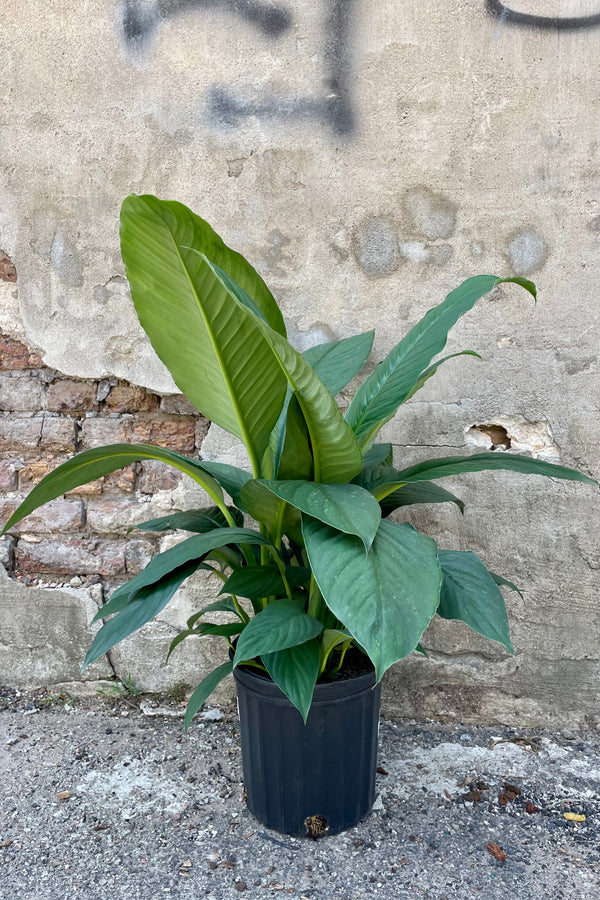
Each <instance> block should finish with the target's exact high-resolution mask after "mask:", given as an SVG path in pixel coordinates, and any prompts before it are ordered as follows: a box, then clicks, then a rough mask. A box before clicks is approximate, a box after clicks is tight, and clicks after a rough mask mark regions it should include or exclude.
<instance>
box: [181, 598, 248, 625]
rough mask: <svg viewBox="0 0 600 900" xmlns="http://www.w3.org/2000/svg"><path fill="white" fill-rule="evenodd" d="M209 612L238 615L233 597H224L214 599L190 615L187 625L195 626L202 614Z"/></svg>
mask: <svg viewBox="0 0 600 900" xmlns="http://www.w3.org/2000/svg"><path fill="white" fill-rule="evenodd" d="M208 612H230V613H233V614H234V615H236V616H237V615H238V611H237V609H236V607H235V603H234V602H233V600H232V599H231V597H223V598H221V599H220V600H214V601H213V602H212V603H209V604H208V605H207V606H203V607H202V609H199V610H198V612H195V613H194V614H193V616H190V617H189V619H188V620H187V622H186V625H187V627H188V628H193V627H194V625H195V624H196V622H197V621H198V619H200V618H202V616H203V615H205V613H208Z"/></svg>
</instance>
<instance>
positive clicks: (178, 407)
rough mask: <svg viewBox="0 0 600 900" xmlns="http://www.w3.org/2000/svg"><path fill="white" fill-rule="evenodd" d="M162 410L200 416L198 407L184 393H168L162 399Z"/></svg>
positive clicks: (180, 414) (182, 414)
mask: <svg viewBox="0 0 600 900" xmlns="http://www.w3.org/2000/svg"><path fill="white" fill-rule="evenodd" d="M160 409H161V412H164V413H169V414H171V415H173V414H175V415H177V416H199V415H200V413H199V412H198V410H197V409H196V407H195V406H194V405H193V404H192V403H190V401H189V400H188V398H187V397H184V396H183V394H168V395H167V396H166V397H163V398H162V400H161V401H160Z"/></svg>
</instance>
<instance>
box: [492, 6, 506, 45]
mask: <svg viewBox="0 0 600 900" xmlns="http://www.w3.org/2000/svg"><path fill="white" fill-rule="evenodd" d="M508 13H509V9H508V6H505V7H504V9H503V10H502V14H501V16H500V21H499V22H498V27H497V28H496V31H495V32H494V40H495V41H497V40H498V38H499V37H500V32H501V31H502V26H503V25H504V23H505V22H506V17H507V15H508Z"/></svg>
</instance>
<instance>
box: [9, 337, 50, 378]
mask: <svg viewBox="0 0 600 900" xmlns="http://www.w3.org/2000/svg"><path fill="white" fill-rule="evenodd" d="M41 365H42V360H41V359H40V357H39V356H37V355H36V354H35V353H30V352H29V350H28V348H27V347H26V346H25V344H22V343H21V342H20V341H15V340H13V339H12V338H9V337H4V336H3V335H0V369H4V370H5V371H7V370H17V369H37V368H39V367H40V366H41Z"/></svg>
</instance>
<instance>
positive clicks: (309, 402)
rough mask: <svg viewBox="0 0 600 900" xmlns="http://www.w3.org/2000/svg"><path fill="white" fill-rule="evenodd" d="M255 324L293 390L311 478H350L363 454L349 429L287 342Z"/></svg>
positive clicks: (338, 480) (301, 359)
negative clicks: (305, 432)
mask: <svg viewBox="0 0 600 900" xmlns="http://www.w3.org/2000/svg"><path fill="white" fill-rule="evenodd" d="M255 321H256V323H257V325H258V327H259V328H260V329H261V331H262V332H263V334H264V335H265V337H266V339H267V341H268V342H269V344H270V345H271V349H272V351H273V354H274V356H275V357H276V359H277V360H278V362H279V364H280V366H281V368H282V371H283V372H284V373H285V376H286V378H287V380H288V383H289V385H290V387H291V389H292V390H293V392H294V394H295V396H296V399H297V401H298V404H299V406H300V409H301V411H302V415H303V417H304V421H305V422H306V426H307V428H308V434H309V438H310V447H311V452H312V457H313V461H314V479H315V481H324V482H340V481H342V482H343V481H350V479H352V478H354V476H355V475H357V474H358V473H359V472H360V470H361V469H362V464H363V458H362V453H361V451H360V449H359V446H358V444H357V442H356V438H355V436H354V433H353V431H352V429H351V428H350V427H349V426H348V424H347V423H346V422H345V421H344V419H343V417H342V414H341V412H340V410H339V408H338V406H337V404H336V402H335V400H334V399H333V397H332V395H331V394H330V393H329V391H328V390H327V388H326V387H325V385H324V384H323V382H322V381H321V380H320V378H319V376H318V375H317V374H316V372H315V371H314V369H313V368H312V367H311V366H310V365H309V364H308V363H307V362H306V360H305V359H304V357H303V356H302V354H301V353H298V351H297V350H295V349H294V348H293V347H292V346H291V344H288V342H287V341H286V340H285V339H284V338H282V337H281V335H279V334H277V333H276V332H275V331H273V330H272V329H271V328H269V326H268V325H266V324H265V323H264V322H263V321H262V320H260V319H258V318H256V317H255Z"/></svg>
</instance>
